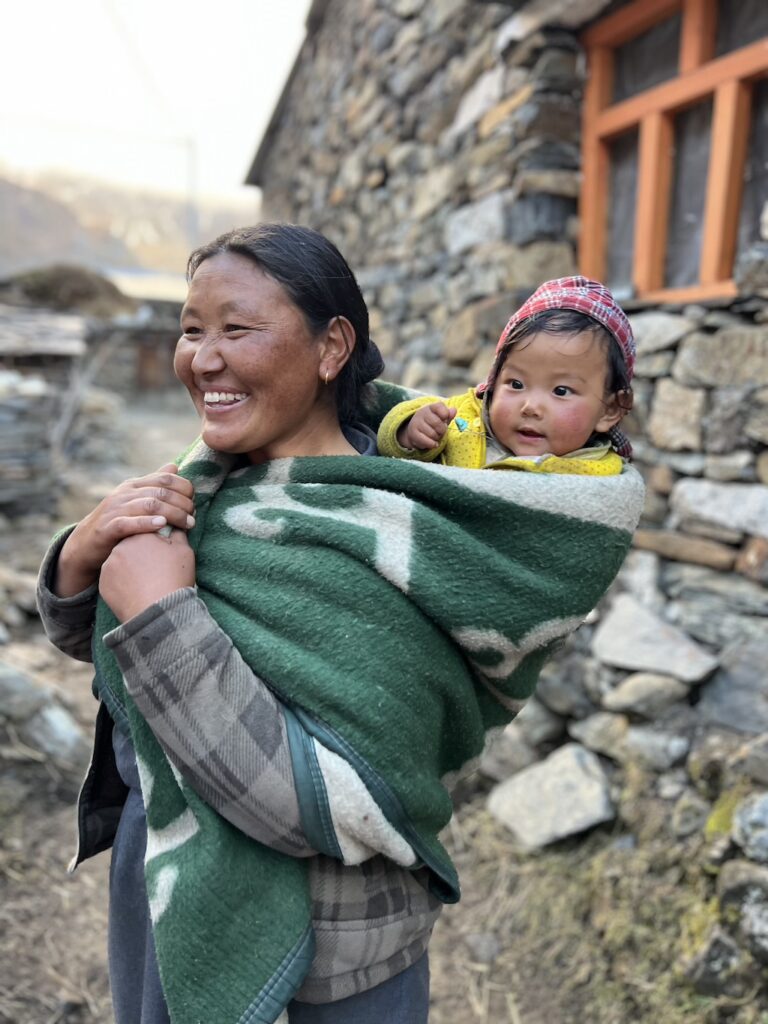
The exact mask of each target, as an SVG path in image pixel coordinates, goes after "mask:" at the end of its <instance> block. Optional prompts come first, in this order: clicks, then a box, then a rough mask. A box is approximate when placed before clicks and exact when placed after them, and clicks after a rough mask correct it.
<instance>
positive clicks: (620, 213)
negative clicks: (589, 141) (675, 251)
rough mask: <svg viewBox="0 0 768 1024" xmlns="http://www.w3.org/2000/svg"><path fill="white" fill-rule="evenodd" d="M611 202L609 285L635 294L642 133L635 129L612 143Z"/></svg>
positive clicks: (617, 291) (620, 295) (618, 294)
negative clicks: (639, 154) (638, 167)
mask: <svg viewBox="0 0 768 1024" xmlns="http://www.w3.org/2000/svg"><path fill="white" fill-rule="evenodd" d="M609 148H610V161H611V174H610V186H609V188H610V191H609V195H610V205H609V209H608V253H607V277H608V285H609V287H610V288H611V291H613V292H614V293H615V295H616V297H617V298H619V299H621V298H626V297H628V296H630V295H632V294H633V287H632V253H633V251H634V248H635V203H636V201H637V155H638V132H637V129H636V128H634V129H633V130H632V131H630V132H626V133H625V134H624V135H619V136H618V137H617V138H615V139H613V140H612V141H611V143H610V147H609Z"/></svg>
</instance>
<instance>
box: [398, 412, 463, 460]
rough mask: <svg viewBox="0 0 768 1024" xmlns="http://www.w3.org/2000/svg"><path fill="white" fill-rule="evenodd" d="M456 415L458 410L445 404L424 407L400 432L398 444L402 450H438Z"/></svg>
mask: <svg viewBox="0 0 768 1024" xmlns="http://www.w3.org/2000/svg"><path fill="white" fill-rule="evenodd" d="M455 415H456V410H455V409H454V408H452V407H449V406H447V405H446V404H445V403H444V402H432V404H431V405H422V407H421V408H420V409H417V410H416V412H415V413H414V414H413V416H411V418H410V419H409V420H406V421H405V423H404V424H403V425H402V427H400V429H399V430H398V432H397V443H398V444H399V445H400V447H401V448H416V449H418V450H419V451H425V450H428V449H429V448H436V447H437V445H439V444H440V442H441V441H442V439H443V437H444V435H445V432H446V430H447V429H448V424H449V423H450V422H451V420H452V419H453V418H454V416H455Z"/></svg>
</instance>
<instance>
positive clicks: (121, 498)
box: [55, 463, 195, 597]
mask: <svg viewBox="0 0 768 1024" xmlns="http://www.w3.org/2000/svg"><path fill="white" fill-rule="evenodd" d="M178 472H179V471H178V468H177V467H176V466H175V465H174V464H173V463H168V464H167V465H165V466H161V467H160V469H159V470H157V471H156V472H154V473H149V474H148V475H147V476H142V477H138V478H136V479H135V480H126V481H125V482H124V483H122V484H120V486H119V487H116V488H115V490H114V491H112V492H111V494H108V495H107V496H106V498H104V500H103V501H101V502H100V503H99V504H98V505H97V506H96V508H95V509H94V510H93V512H91V513H89V514H88V515H87V516H86V517H85V519H83V520H82V522H80V523H78V524H77V526H76V527H75V529H74V530H73V531H72V533H71V534H70V535H69V537H68V538H67V540H66V543H65V544H64V546H63V548H62V549H61V552H60V554H59V561H58V566H57V571H56V581H55V592H56V594H58V596H59V597H72V596H74V595H75V594H79V593H81V591H83V590H86V589H87V588H88V587H89V586H91V585H92V584H93V583H95V582H96V581H97V580H98V578H99V572H100V571H101V567H102V565H103V564H104V563H105V562H106V560H107V559H108V558H109V556H110V554H111V553H112V550H113V548H114V547H115V545H116V544H119V543H120V542H121V541H122V540H124V539H125V538H126V537H132V536H135V535H136V534H149V533H157V531H158V530H159V529H161V528H162V527H163V526H165V525H170V526H174V527H177V528H178V529H181V530H188V529H191V528H192V527H193V526H194V524H195V521H194V518H193V513H194V487H193V486H192V484H191V483H190V481H189V480H185V479H184V477H180V476H179V475H178Z"/></svg>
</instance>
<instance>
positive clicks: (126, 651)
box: [104, 587, 416, 866]
mask: <svg viewBox="0 0 768 1024" xmlns="http://www.w3.org/2000/svg"><path fill="white" fill-rule="evenodd" d="M104 642H105V643H106V644H107V646H108V647H110V648H112V650H113V652H114V654H115V657H116V658H117V661H118V664H119V666H120V668H121V670H122V672H123V675H124V678H125V683H126V687H127V688H128V691H129V693H130V694H131V696H132V697H133V699H134V700H135V701H136V705H137V707H138V708H139V710H140V711H141V713H142V715H144V717H145V718H146V720H147V723H148V724H149V726H150V728H151V729H152V731H153V733H154V734H155V736H156V737H157V739H158V741H159V742H160V744H161V746H162V747H163V749H164V750H165V752H166V754H167V755H168V757H169V758H170V759H171V760H172V761H173V763H174V764H175V765H176V766H177V767H178V769H179V771H181V773H182V774H183V775H184V778H185V779H186V780H187V781H188V782H189V784H190V785H191V786H192V788H193V789H194V790H195V791H196V792H197V793H198V794H199V795H200V796H201V797H202V798H203V799H204V800H205V801H206V803H208V804H210V806H211V807H213V808H214V809H215V810H217V811H218V812H219V814H221V815H222V817H224V818H226V819H227V820H228V821H230V822H232V824H233V825H236V826H237V827H238V828H239V829H240V830H241V831H242V832H244V833H245V834H246V835H249V836H251V837H252V838H254V839H257V840H259V842H262V843H265V844H266V845H267V846H270V847H272V848H273V849H276V850H280V851H282V852H284V853H288V854H290V855H291V856H294V857H305V856H310V855H312V854H313V853H316V852H319V853H324V854H327V855H329V856H331V857H333V858H336V859H339V860H341V861H343V862H344V863H345V864H359V863H361V862H362V861H364V860H368V859H369V858H370V857H373V856H375V855H376V854H378V853H383V854H385V855H386V856H388V857H389V858H391V859H392V860H394V861H396V862H397V863H399V864H403V865H406V866H410V865H412V864H413V863H414V862H415V859H416V858H415V854H414V852H413V850H412V848H411V847H410V845H409V844H408V843H407V842H406V841H405V840H404V839H403V838H402V837H401V836H400V834H399V833H398V831H397V830H396V829H395V828H394V827H393V826H392V825H391V824H390V823H389V822H388V821H387V819H386V817H385V815H384V813H383V811H382V810H381V808H380V807H378V805H377V804H376V803H375V801H374V800H373V797H372V796H371V794H370V793H369V791H368V790H367V788H366V787H365V785H364V784H363V782H362V781H361V779H360V778H359V776H358V775H357V773H356V772H355V771H354V769H353V768H352V766H351V765H350V764H348V763H347V762H346V761H344V760H343V759H342V758H340V757H338V756H337V755H335V754H333V753H332V752H331V751H329V750H326V748H325V747H323V746H322V744H320V743H318V742H317V741H316V740H315V739H313V738H312V737H311V736H309V734H308V733H307V732H306V731H304V730H303V727H302V726H301V725H300V724H299V723H298V722H297V721H296V718H295V716H294V715H292V714H290V713H289V712H288V710H287V709H286V708H285V707H284V705H283V704H282V703H281V702H280V701H279V700H278V698H277V697H276V696H275V695H274V693H273V692H272V691H271V690H270V689H269V687H268V686H267V685H266V684H265V683H264V682H263V680H261V679H260V678H259V677H258V676H257V675H255V674H254V673H253V672H252V671H251V669H250V668H249V667H248V665H247V664H246V663H245V662H244V661H243V659H242V657H241V656H240V654H239V652H238V651H237V649H236V648H235V646H234V644H233V643H232V641H231V640H230V638H229V637H228V636H227V634H226V633H225V632H224V631H223V630H222V629H221V628H220V627H219V626H218V625H217V623H216V622H215V621H214V619H213V618H212V617H211V615H210V613H209V612H208V609H207V608H206V606H205V604H204V603H203V602H202V601H201V600H200V599H199V598H198V597H197V594H196V592H195V590H194V589H193V588H191V587H187V588H184V589H183V590H177V591H175V592H174V593H172V594H168V595H167V596H166V597H164V598H162V600H160V601H158V602H157V603H156V604H153V605H150V607H149V608H146V609H145V610H144V611H143V612H141V613H140V614H139V615H136V616H135V617H134V618H132V619H129V620H128V621H127V622H125V623H123V625H122V626H119V627H118V628H117V629H115V630H112V632H111V633H107V635H106V636H105V637H104Z"/></svg>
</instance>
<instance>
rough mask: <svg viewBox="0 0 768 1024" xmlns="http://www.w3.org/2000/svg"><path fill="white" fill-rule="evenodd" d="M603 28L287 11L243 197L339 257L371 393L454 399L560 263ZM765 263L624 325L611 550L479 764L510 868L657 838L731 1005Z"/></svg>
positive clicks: (757, 817) (749, 925) (748, 743)
mask: <svg viewBox="0 0 768 1024" xmlns="http://www.w3.org/2000/svg"><path fill="white" fill-rule="evenodd" d="M617 6H620V4H618V3H615V2H614V3H612V4H611V5H610V8H611V9H613V8H615V7H617ZM607 7H608V5H607V4H606V3H601V2H599V0H593V2H591V3H588V2H578V0H576V2H570V3H565V2H562V0H536V2H533V3H528V4H524V5H521V4H500V3H482V2H478V0H474V2H472V0H431V2H426V0H359V2H356V3H355V4H352V3H351V2H345V0H328V2H327V3H317V2H316V3H315V4H314V5H313V14H314V16H313V18H312V19H311V21H310V25H311V32H310V35H309V37H308V39H307V42H306V44H305V47H304V50H303V51H302V55H301V59H300V61H299V62H298V64H297V66H296V68H295V70H294V73H293V75H292V78H291V81H290V83H289V87H288V88H287V90H286V92H285V94H284V96H283V99H282V100H281V103H280V105H279V106H278V109H277V110H276V113H275V116H274V118H273V122H272V124H271V125H270V128H269V130H268V133H267V135H266V137H265V140H264V143H263V144H262V146H261V148H260V151H259V153H258V155H257V158H256V160H255V162H254V167H253V169H252V172H251V180H252V181H253V182H254V183H257V184H260V185H262V187H263V190H264V211H265V217H267V218H269V219H289V220H293V221H298V222H301V223H307V224H310V225H312V226H314V227H317V228H319V229H320V230H322V231H324V232H325V233H327V234H328V235H329V236H330V237H331V238H332V239H333V240H334V241H336V242H337V243H338V245H339V246H340V248H341V249H342V251H343V252H344V253H345V255H346V256H347V257H348V259H349V261H350V263H351V265H352V266H353V267H354V269H355V270H356V272H357V273H358V277H359V280H360V282H361V285H362V286H363V290H364V292H365V295H366V299H367V300H368V302H369V305H370V308H371V312H372V327H373V331H372V333H373V336H374V337H375V339H376V340H377V342H378V343H379V345H380V347H381V348H382V351H383V352H384V354H385V357H386V360H387V372H386V376H387V377H389V378H390V379H395V380H400V381H402V382H403V383H405V384H407V385H408V386H411V387H416V388H421V389H423V390H430V391H432V390H434V391H437V392H441V391H442V392H443V393H445V392H451V391H455V390H459V389H462V388H464V387H465V386H467V385H469V384H470V383H473V382H476V381H478V380H481V379H482V378H483V377H484V376H485V373H486V371H487V368H488V366H489V364H490V360H491V355H492V352H493V348H494V345H495V342H496V340H497V338H498V335H499V332H500V330H501V328H502V327H503V325H504V323H505V322H506V320H507V318H508V317H509V315H510V313H511V312H512V311H513V310H514V309H515V307H516V306H517V305H518V304H519V301H520V300H521V298H523V297H524V296H525V295H527V294H528V293H529V292H530V291H531V290H532V289H533V288H534V287H535V286H536V285H538V284H539V283H540V282H541V281H542V280H544V279H546V278H551V277H557V276H560V275H563V274H567V273H571V272H574V271H575V270H576V262H575V240H576V237H577V233H578V220H577V194H578V188H579V173H580V172H579V166H580V155H579V143H580V118H581V99H582V87H583V82H584V75H585V65H584V60H583V54H582V52H581V49H580V46H579V43H578V36H577V33H578V30H579V28H580V26H582V25H583V24H584V23H585V22H586V20H587V19H591V18H594V17H595V16H597V15H598V14H599V13H600V12H601V11H603V10H605V9H606V8H607ZM518 8H520V9H518ZM766 248H767V247H766V245H765V243H761V245H760V246H758V247H757V250H756V258H755V253H752V254H750V258H749V259H746V260H745V258H744V257H745V255H746V254H740V259H739V264H738V268H737V275H736V276H737V280H738V281H739V283H740V286H741V290H742V293H743V294H741V295H740V296H739V298H737V299H735V300H729V301H723V302H711V303H708V304H706V305H703V306H685V307H681V306H676V307H673V306H666V307H656V308H644V307H643V306H642V305H641V304H637V303H635V304H634V305H631V306H629V307H628V312H629V314H630V317H631V319H632V322H633V327H634V330H635V333H636V336H637V344H638V361H637V376H636V382H635V409H634V411H633V413H632V414H631V417H630V419H629V421H628V424H627V425H628V433H629V434H630V436H631V437H632V440H633V443H634V447H635V454H636V460H635V461H636V465H637V467H638V468H639V469H640V471H641V472H642V473H643V475H644V477H645V478H646V482H647V484H648V491H647V495H648V496H647V502H646V509H645V514H644V519H643V522H642V524H641V529H640V530H639V531H638V533H637V537H636V541H635V550H634V551H633V552H632V553H631V555H630V558H629V559H628V560H627V563H626V566H625V568H624V569H623V570H622V573H621V575H620V577H619V580H618V581H617V584H616V586H615V587H614V589H613V591H612V592H611V594H610V595H608V597H607V599H606V600H605V602H604V603H603V604H602V605H601V607H600V608H599V609H596V610H595V612H594V614H593V616H592V617H591V621H590V622H588V623H587V624H586V625H585V626H584V627H583V628H582V629H581V630H580V631H579V633H578V635H577V637H576V638H575V640H574V641H573V643H571V644H570V646H569V647H568V648H567V650H566V651H564V652H563V654H562V656H561V657H560V658H559V659H558V660H556V661H555V662H554V663H553V664H551V665H550V666H549V667H548V668H547V670H546V671H545V673H544V676H543V679H542V682H541V685H540V687H539V691H538V694H537V698H535V699H534V700H533V701H531V702H530V704H529V706H528V707H527V708H526V709H525V711H524V712H523V714H522V715H521V716H520V718H519V719H518V720H517V721H516V722H515V723H513V725H512V726H511V727H509V728H508V729H507V730H506V732H505V733H504V734H503V735H501V736H499V737H497V738H496V740H495V742H494V744H493V745H492V747H491V748H490V749H489V751H488V752H487V754H486V756H485V758H484V760H483V762H482V765H481V770H482V772H483V773H484V774H485V775H486V776H488V777H490V778H492V779H494V780H495V781H496V782H497V783H498V788H497V789H494V790H493V792H492V795H491V798H490V807H491V810H492V812H493V813H494V814H496V815H497V816H498V817H499V818H500V819H501V820H502V821H505V823H506V824H508V826H509V828H510V831H511V833H513V834H514V836H515V839H516V841H518V842H520V843H521V844H522V845H524V846H527V847H528V848H535V847H536V846H539V845H543V844H546V843H549V842H553V841H555V840H557V839H561V838H562V837H563V836H565V835H570V834H574V833H577V832H579V831H581V830H583V829H584V828H586V827H589V826H591V825H595V824H597V823H600V822H606V821H614V820H618V821H619V822H621V823H622V824H623V826H624V828H625V829H626V833H627V834H626V835H625V837H624V839H625V840H626V842H627V843H628V844H629V845H628V846H627V848H628V849H629V848H631V844H632V843H639V844H642V843H647V842H650V841H651V840H652V839H655V840H658V839H659V837H661V841H662V842H663V843H665V844H667V846H669V848H670V850H671V851H673V852H670V850H668V851H667V855H668V856H670V857H672V858H673V859H674V857H677V858H678V860H677V861H676V862H677V863H680V864H681V865H682V864H686V865H689V866H690V865H692V864H695V865H696V869H695V870H698V869H699V868H700V869H701V870H702V871H703V872H704V873H705V874H706V873H707V872H709V873H710V874H709V875H708V876H707V877H709V878H711V881H710V882H709V883H708V886H709V890H708V897H709V898H708V901H707V902H706V905H705V908H706V910H707V913H708V914H709V915H710V918H711V920H710V918H707V914H704V918H707V921H709V924H710V925H711V927H710V928H709V929H708V930H707V929H705V930H704V931H702V933H701V934H700V935H699V937H698V940H697V942H696V943H695V944H694V945H693V946H692V947H691V948H689V949H688V950H687V952H686V956H685V958H684V970H685V972H686V973H687V976H688V978H689V980H690V981H691V983H692V984H693V986H694V987H695V988H696V989H697V991H699V992H700V993H702V994H703V995H713V994H714V995H722V994H726V995H727V994H731V995H733V994H734V993H736V994H737V995H738V994H741V995H742V996H744V995H746V994H747V993H749V992H750V991H752V990H753V988H754V986H755V985H759V977H760V970H761V967H760V965H765V964H766V963H768V941H766V939H765V936H766V935H768V868H766V867H765V866H763V865H765V864H768V840H766V838H765V837H766V836H768V793H766V791H765V787H766V786H768V767H767V766H766V764H767V763H766V750H768V744H767V743H766V737H768V697H766V694H767V693H768V686H767V685H766V665H768V621H767V619H768V588H767V586H766V585H767V584H768V448H767V446H768V272H767V271H766V267H768V263H767V262H766V256H768V253H767V252H766ZM530 773H533V774H530ZM638 780H639V781H638ZM532 794H533V796H532ZM577 796H578V798H577ZM521 808H525V813H522V811H521ZM760 837H762V838H760ZM686 870H687V868H686ZM718 876H719V881H718V880H717V879H718ZM747 894H749V895H747ZM705 908H704V907H702V908H700V909H702V913H703V911H704V909H705ZM702 919H703V918H702ZM667 940H669V942H670V949H671V950H674V949H676V948H677V947H676V945H675V943H676V939H675V937H673V936H665V941H667ZM766 1005H768V1001H767V1002H766Z"/></svg>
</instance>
